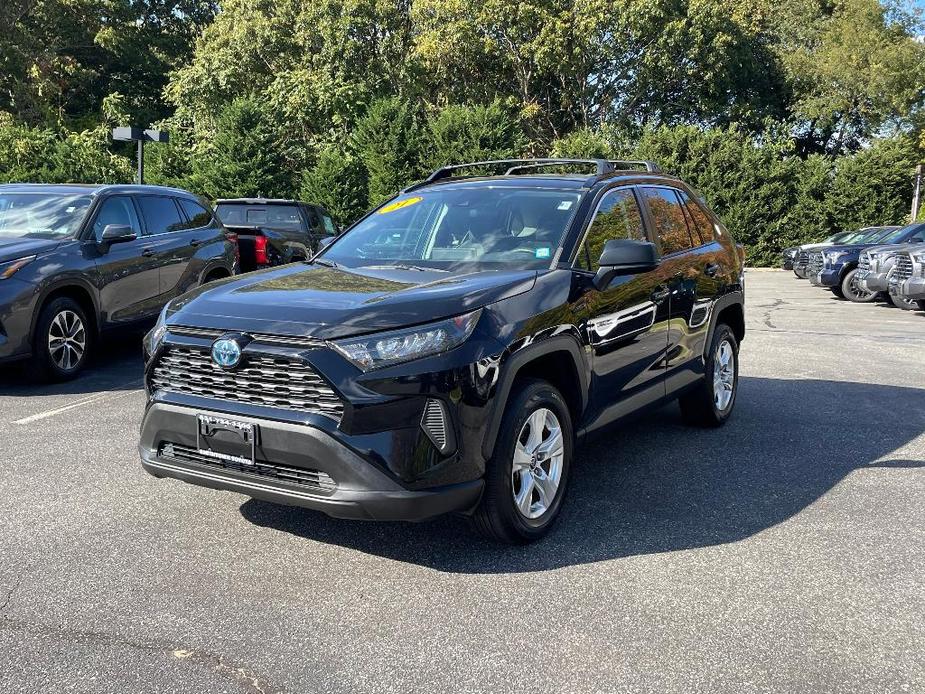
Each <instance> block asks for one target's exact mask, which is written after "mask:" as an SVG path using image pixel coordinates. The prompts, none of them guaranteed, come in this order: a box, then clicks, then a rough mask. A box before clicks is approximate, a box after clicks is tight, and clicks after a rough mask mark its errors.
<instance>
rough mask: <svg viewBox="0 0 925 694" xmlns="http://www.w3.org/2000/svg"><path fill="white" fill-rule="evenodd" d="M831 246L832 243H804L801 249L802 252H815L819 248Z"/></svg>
mask: <svg viewBox="0 0 925 694" xmlns="http://www.w3.org/2000/svg"><path fill="white" fill-rule="evenodd" d="M831 245H832V244H831V243H804V244H803V245H802V246H799V249H800V250H801V251H814V250H816V249H818V248H825V247H826V246H831Z"/></svg>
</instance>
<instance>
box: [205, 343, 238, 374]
mask: <svg viewBox="0 0 925 694" xmlns="http://www.w3.org/2000/svg"><path fill="white" fill-rule="evenodd" d="M212 361H214V362H215V363H216V364H218V365H219V366H220V367H222V368H223V369H233V368H235V367H236V366H237V365H238V364H240V363H241V344H240V343H239V342H238V340H237V339H236V338H233V337H221V338H219V339H217V340H216V341H215V342H213V343H212Z"/></svg>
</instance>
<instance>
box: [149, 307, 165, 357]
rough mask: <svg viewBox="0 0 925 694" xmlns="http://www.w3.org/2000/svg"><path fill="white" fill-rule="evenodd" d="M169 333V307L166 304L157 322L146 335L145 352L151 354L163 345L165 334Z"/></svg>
mask: <svg viewBox="0 0 925 694" xmlns="http://www.w3.org/2000/svg"><path fill="white" fill-rule="evenodd" d="M166 334H167V307H166V306H165V307H164V308H163V310H162V311H161V315H159V316H158V317H157V323H155V324H154V327H153V328H151V330H150V331H149V332H148V334H147V335H145V352H146V353H147V354H148V355H149V356H150V355H152V354H154V353H155V352H156V351H157V348H158V347H160V346H161V342H162V341H163V339H164V335H166Z"/></svg>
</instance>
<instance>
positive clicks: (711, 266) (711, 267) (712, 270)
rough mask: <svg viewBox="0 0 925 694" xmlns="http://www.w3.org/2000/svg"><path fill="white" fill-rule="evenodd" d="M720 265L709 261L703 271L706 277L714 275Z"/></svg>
mask: <svg viewBox="0 0 925 694" xmlns="http://www.w3.org/2000/svg"><path fill="white" fill-rule="evenodd" d="M719 270H720V266H719V263H710V264H709V265H707V267H706V270H705V272H706V273H707V276H708V277H716V273H717V272H719Z"/></svg>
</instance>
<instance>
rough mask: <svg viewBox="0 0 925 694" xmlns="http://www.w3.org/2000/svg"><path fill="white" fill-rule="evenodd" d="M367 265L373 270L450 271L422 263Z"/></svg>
mask: <svg viewBox="0 0 925 694" xmlns="http://www.w3.org/2000/svg"><path fill="white" fill-rule="evenodd" d="M366 267H368V268H371V269H373V270H417V271H418V272H449V270H444V269H443V268H439V267H424V266H422V265H410V264H406V263H396V264H395V265H367V266H366Z"/></svg>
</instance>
